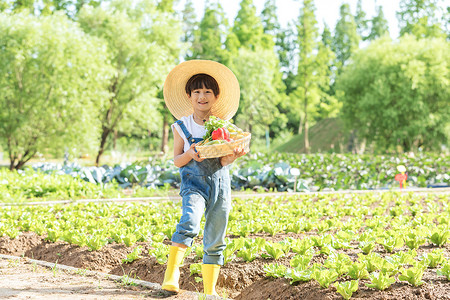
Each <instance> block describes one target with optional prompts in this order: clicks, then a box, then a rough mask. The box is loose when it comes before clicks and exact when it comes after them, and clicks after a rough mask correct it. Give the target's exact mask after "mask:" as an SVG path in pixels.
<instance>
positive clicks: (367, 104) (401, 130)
mask: <svg viewBox="0 0 450 300" xmlns="http://www.w3.org/2000/svg"><path fill="white" fill-rule="evenodd" d="M449 50H450V47H449V44H448V43H447V42H446V41H445V40H444V39H441V38H439V39H438V38H433V39H431V38H428V39H420V40H417V39H415V38H414V37H412V36H405V37H402V38H401V39H400V40H399V41H398V42H392V41H391V40H390V38H389V37H383V38H380V39H378V40H376V41H374V42H372V43H371V44H370V45H369V46H368V47H367V48H366V49H364V50H361V51H359V52H358V53H357V54H355V57H354V58H353V60H352V63H350V64H349V65H348V66H347V67H346V68H345V70H344V72H343V73H342V74H341V76H340V77H339V80H338V84H337V87H338V90H339V93H338V95H339V98H340V100H341V101H342V103H343V108H342V111H343V119H344V120H345V122H346V123H347V125H348V126H349V127H350V128H351V129H357V130H358V136H359V137H362V138H366V139H367V141H369V142H373V143H374V144H375V145H376V147H377V148H378V149H383V150H389V149H396V147H397V146H398V145H399V146H401V147H402V149H403V150H404V151H410V150H413V149H417V148H419V147H420V148H423V149H425V150H431V149H439V148H440V146H441V145H442V144H447V145H448V141H449V139H448V138H449V137H448V132H447V133H446V130H448V129H446V127H447V128H448V126H449V122H450V106H449V105H448V99H450V86H449V84H448V82H449V79H450V71H449V68H448V65H449V62H450V51H449ZM375 70H376V71H375Z"/></svg>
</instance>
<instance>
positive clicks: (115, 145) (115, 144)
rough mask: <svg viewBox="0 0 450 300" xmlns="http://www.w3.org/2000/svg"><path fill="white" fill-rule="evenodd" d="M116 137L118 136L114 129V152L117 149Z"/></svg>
mask: <svg viewBox="0 0 450 300" xmlns="http://www.w3.org/2000/svg"><path fill="white" fill-rule="evenodd" d="M117 136H118V132H117V129H114V137H113V149H114V150H116V147H117Z"/></svg>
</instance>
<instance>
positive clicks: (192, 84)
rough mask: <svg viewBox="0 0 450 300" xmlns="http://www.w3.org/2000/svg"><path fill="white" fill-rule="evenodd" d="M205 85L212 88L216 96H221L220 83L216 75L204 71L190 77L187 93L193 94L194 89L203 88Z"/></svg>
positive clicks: (186, 88)
mask: <svg viewBox="0 0 450 300" xmlns="http://www.w3.org/2000/svg"><path fill="white" fill-rule="evenodd" d="M203 87H204V88H206V89H210V90H212V91H213V93H214V96H216V97H217V96H219V93H220V90H219V84H218V83H217V81H216V80H215V79H214V77H212V76H210V75H208V74H204V73H199V74H195V75H194V76H192V77H191V78H189V80H188V81H187V83H186V87H185V90H186V94H188V95H189V96H191V92H192V91H194V90H197V89H202V88H203Z"/></svg>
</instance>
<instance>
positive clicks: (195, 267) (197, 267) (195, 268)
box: [189, 264, 202, 276]
mask: <svg viewBox="0 0 450 300" xmlns="http://www.w3.org/2000/svg"><path fill="white" fill-rule="evenodd" d="M189 271H190V272H191V273H190V274H189V276H192V275H194V274H200V273H201V272H202V264H191V265H190V266H189Z"/></svg>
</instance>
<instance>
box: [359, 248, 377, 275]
mask: <svg viewBox="0 0 450 300" xmlns="http://www.w3.org/2000/svg"><path fill="white" fill-rule="evenodd" d="M358 260H359V261H360V262H362V263H364V264H365V265H366V269H367V271H369V273H371V272H374V271H376V270H379V269H380V268H381V265H382V264H383V258H382V257H381V256H380V255H379V254H378V253H374V252H373V253H370V254H368V255H363V254H361V253H359V254H358Z"/></svg>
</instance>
